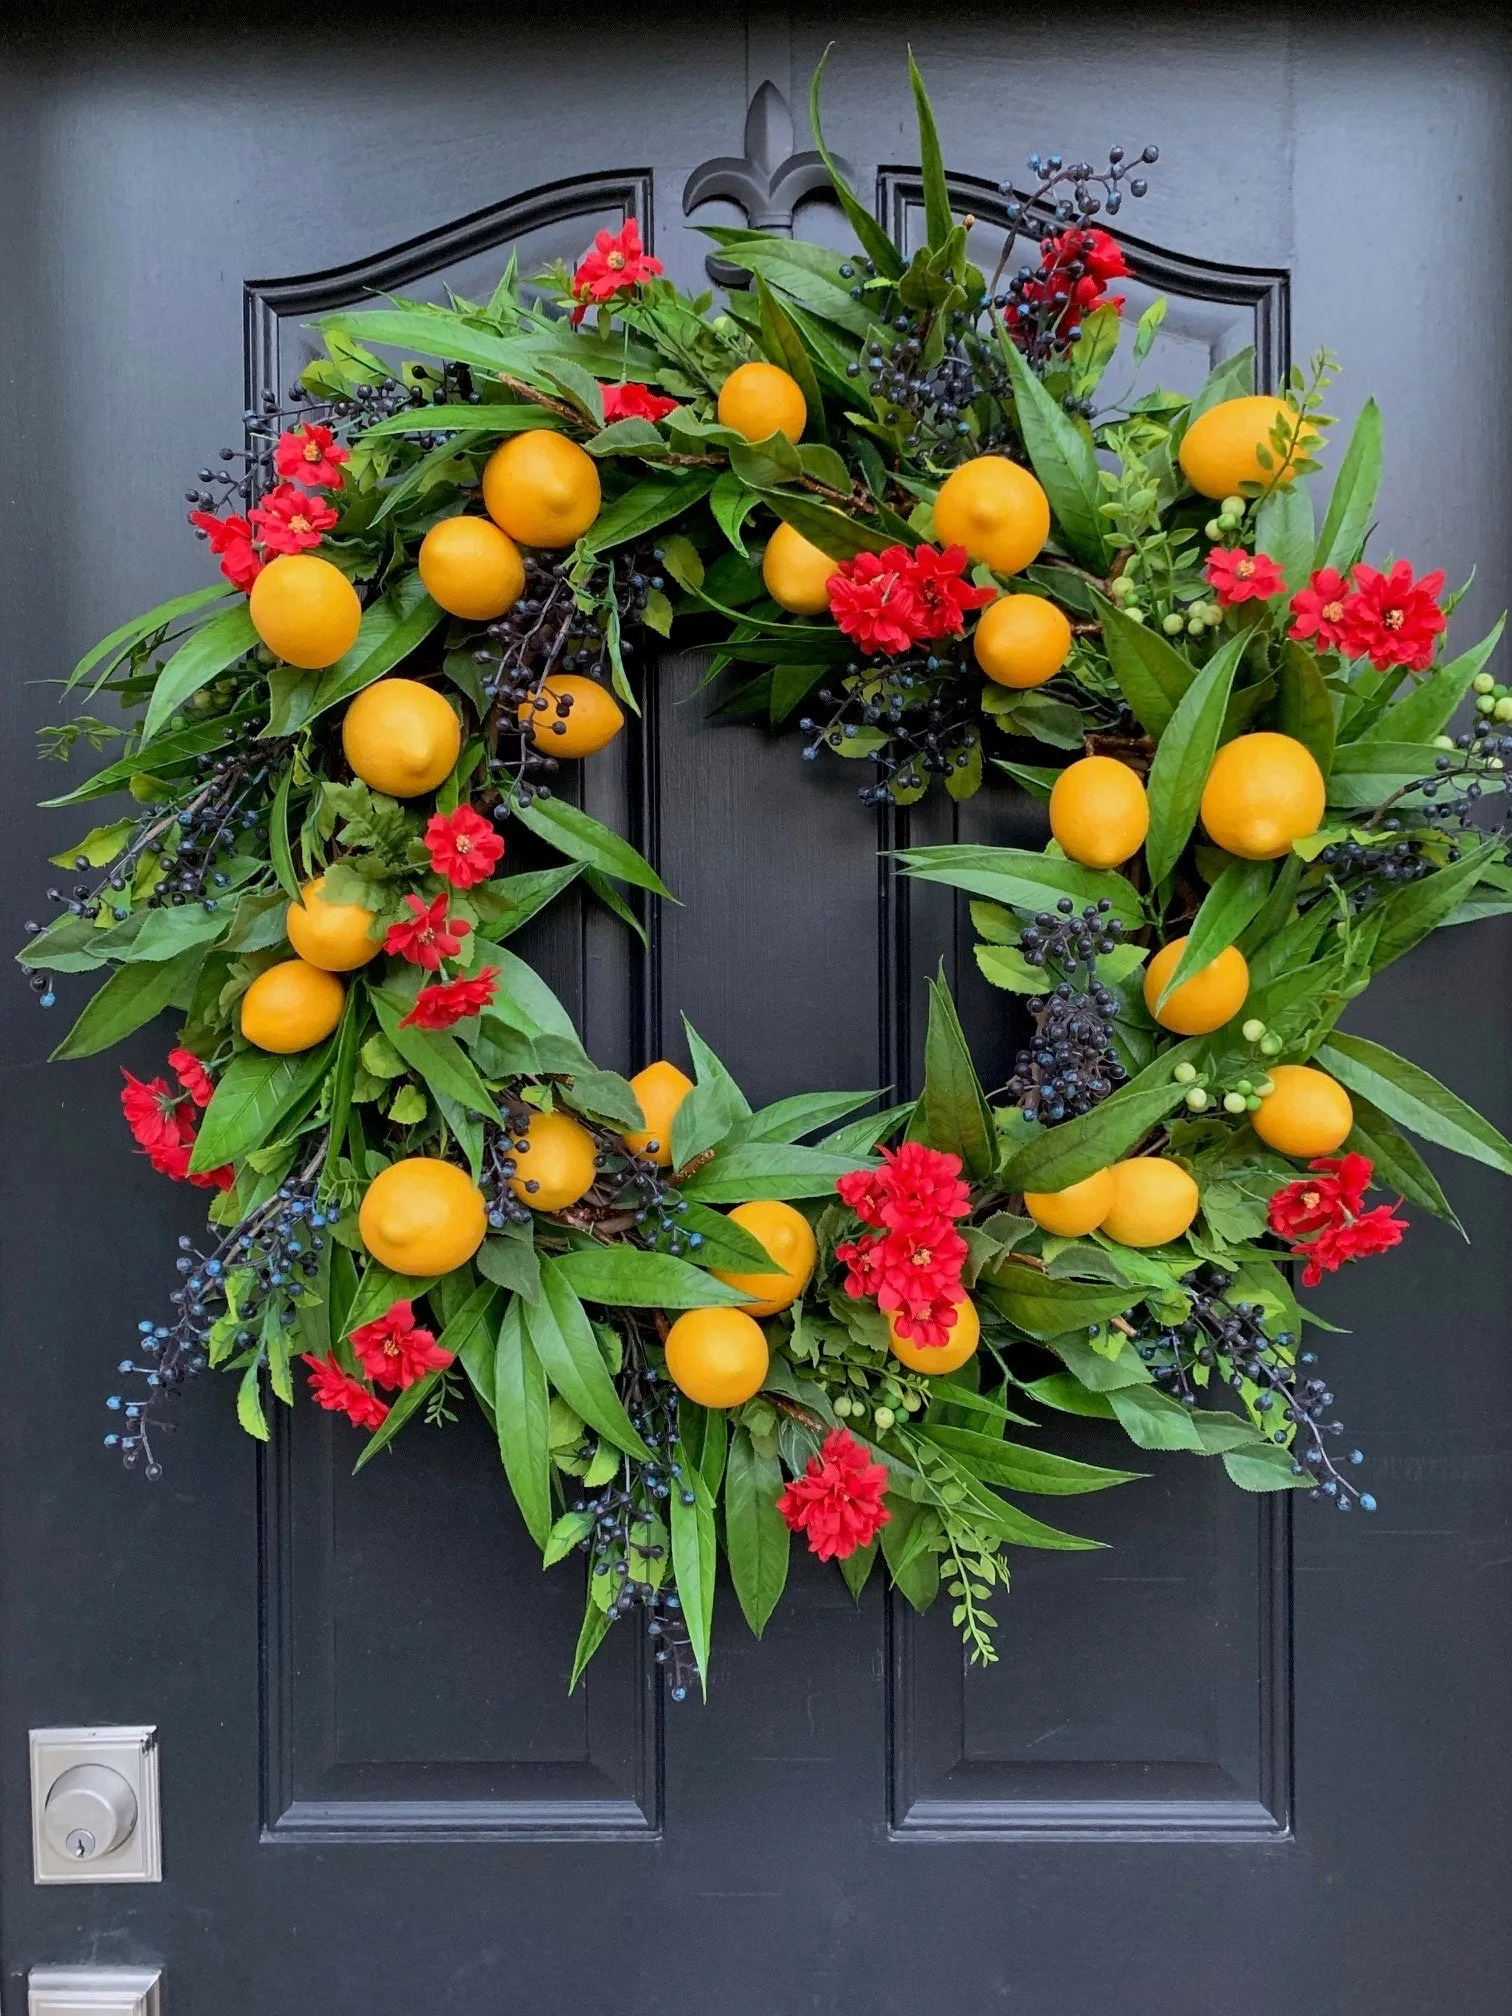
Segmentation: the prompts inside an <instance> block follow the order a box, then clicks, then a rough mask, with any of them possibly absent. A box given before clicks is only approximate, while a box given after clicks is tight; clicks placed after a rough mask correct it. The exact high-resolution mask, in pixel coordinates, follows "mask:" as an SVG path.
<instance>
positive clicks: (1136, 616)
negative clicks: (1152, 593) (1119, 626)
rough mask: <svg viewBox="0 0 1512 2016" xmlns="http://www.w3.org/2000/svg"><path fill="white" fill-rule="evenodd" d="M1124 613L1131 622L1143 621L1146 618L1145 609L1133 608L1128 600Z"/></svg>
mask: <svg viewBox="0 0 1512 2016" xmlns="http://www.w3.org/2000/svg"><path fill="white" fill-rule="evenodd" d="M1124 614H1125V616H1127V617H1128V619H1129V621H1130V622H1131V623H1143V621H1144V620H1145V612H1144V611H1143V609H1131V608H1130V607H1129V605H1128V603H1127V602H1126V603H1125V604H1124Z"/></svg>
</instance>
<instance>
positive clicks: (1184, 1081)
mask: <svg viewBox="0 0 1512 2016" xmlns="http://www.w3.org/2000/svg"><path fill="white" fill-rule="evenodd" d="M1171 1076H1172V1077H1173V1078H1174V1079H1175V1080H1176V1083H1177V1084H1178V1085H1191V1084H1194V1083H1195V1082H1196V1078H1197V1066H1196V1065H1195V1064H1193V1063H1192V1062H1190V1060H1189V1059H1187V1058H1183V1059H1182V1061H1181V1062H1180V1063H1179V1064H1178V1065H1177V1066H1176V1069H1175V1070H1174V1071H1173V1072H1172V1073H1171Z"/></svg>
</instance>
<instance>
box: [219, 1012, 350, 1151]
mask: <svg viewBox="0 0 1512 2016" xmlns="http://www.w3.org/2000/svg"><path fill="white" fill-rule="evenodd" d="M333 1049H334V1045H333V1044H332V1043H329V1042H327V1043H322V1044H320V1045H319V1046H318V1047H317V1048H315V1049H313V1050H302V1051H300V1052H299V1053H298V1055H296V1056H293V1057H274V1056H270V1055H269V1053H268V1052H267V1051H265V1050H243V1051H242V1052H241V1053H240V1054H239V1055H238V1056H235V1057H233V1058H232V1059H231V1062H230V1063H229V1064H228V1065H227V1066H226V1068H225V1070H224V1071H223V1072H222V1073H221V1077H220V1082H219V1083H218V1084H217V1086H216V1088H215V1092H214V1095H213V1097H212V1098H211V1101H210V1104H209V1105H208V1106H207V1107H206V1108H205V1116H204V1118H203V1120H201V1122H200V1130H199V1139H198V1140H197V1141H196V1142H195V1144H194V1153H193V1155H192V1156H191V1157H190V1160H189V1167H190V1168H191V1169H193V1170H203V1169H218V1168H220V1166H221V1165H222V1163H225V1162H238V1161H240V1160H241V1159H242V1158H243V1157H244V1156H245V1155H246V1154H247V1153H248V1151H249V1150H251V1149H253V1148H260V1147H261V1146H262V1145H263V1143H264V1142H265V1141H270V1140H272V1139H273V1137H274V1135H275V1134H276V1133H277V1131H278V1127H279V1124H280V1122H281V1121H282V1120H283V1119H284V1118H285V1116H286V1115H287V1114H289V1113H292V1112H293V1110H294V1108H295V1107H296V1106H297V1105H298V1104H299V1102H300V1100H301V1099H302V1098H303V1097H304V1095H305V1094H306V1093H308V1092H311V1091H313V1089H314V1088H315V1086H317V1085H318V1084H319V1083H320V1082H321V1080H322V1079H323V1078H324V1076H325V1074H326V1070H327V1068H328V1067H329V1065H330V1061H331V1055H332V1051H333Z"/></svg>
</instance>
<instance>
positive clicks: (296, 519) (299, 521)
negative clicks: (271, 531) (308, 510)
mask: <svg viewBox="0 0 1512 2016" xmlns="http://www.w3.org/2000/svg"><path fill="white" fill-rule="evenodd" d="M309 529H310V521H309V519H308V518H305V517H302V516H301V515H300V513H299V512H297V511H296V512H295V514H294V516H293V517H292V518H291V519H290V520H289V530H290V531H291V532H308V531H309Z"/></svg>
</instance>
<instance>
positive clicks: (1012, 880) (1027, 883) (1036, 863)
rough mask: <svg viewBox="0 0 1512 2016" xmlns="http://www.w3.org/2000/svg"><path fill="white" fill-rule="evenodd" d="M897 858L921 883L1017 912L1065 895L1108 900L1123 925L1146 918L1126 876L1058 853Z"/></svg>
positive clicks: (991, 850) (907, 854)
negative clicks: (940, 884)
mask: <svg viewBox="0 0 1512 2016" xmlns="http://www.w3.org/2000/svg"><path fill="white" fill-rule="evenodd" d="M896 858H897V859H898V860H899V861H901V862H902V863H903V866H904V868H905V870H906V871H907V872H908V874H910V875H912V876H913V877H914V878H915V879H916V880H918V881H920V882H943V883H945V884H946V886H947V887H949V888H952V889H964V890H965V891H966V892H967V893H968V895H972V896H990V897H991V898H992V899H993V900H994V902H998V903H1008V904H1011V905H1012V906H1013V908H1014V909H1016V910H1028V911H1031V912H1034V911H1040V910H1053V909H1054V908H1055V906H1056V904H1057V903H1058V902H1059V901H1060V899H1061V897H1062V896H1070V897H1071V898H1072V899H1073V900H1074V901H1075V902H1077V903H1079V904H1085V903H1099V902H1101V901H1103V900H1104V898H1106V899H1107V901H1108V902H1109V903H1110V904H1111V905H1112V912H1113V915H1114V916H1115V917H1117V918H1118V919H1119V921H1120V923H1123V924H1130V925H1137V924H1140V923H1142V922H1143V916H1144V913H1143V910H1142V907H1141V905H1140V901H1139V896H1138V892H1137V891H1136V890H1135V888H1134V886H1133V884H1132V883H1131V882H1129V881H1128V880H1127V879H1126V878H1125V877H1124V876H1122V875H1115V874H1112V873H1111V872H1107V871H1104V870H1101V869H1097V868H1083V867H1081V866H1080V865H1079V863H1077V862H1075V861H1064V860H1061V859H1060V858H1059V857H1057V856H1056V855H1054V854H1031V853H1030V852H1028V851H1027V849H1025V848H1022V847H906V848H903V849H901V850H900V851H899V853H898V854H897V856H896Z"/></svg>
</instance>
